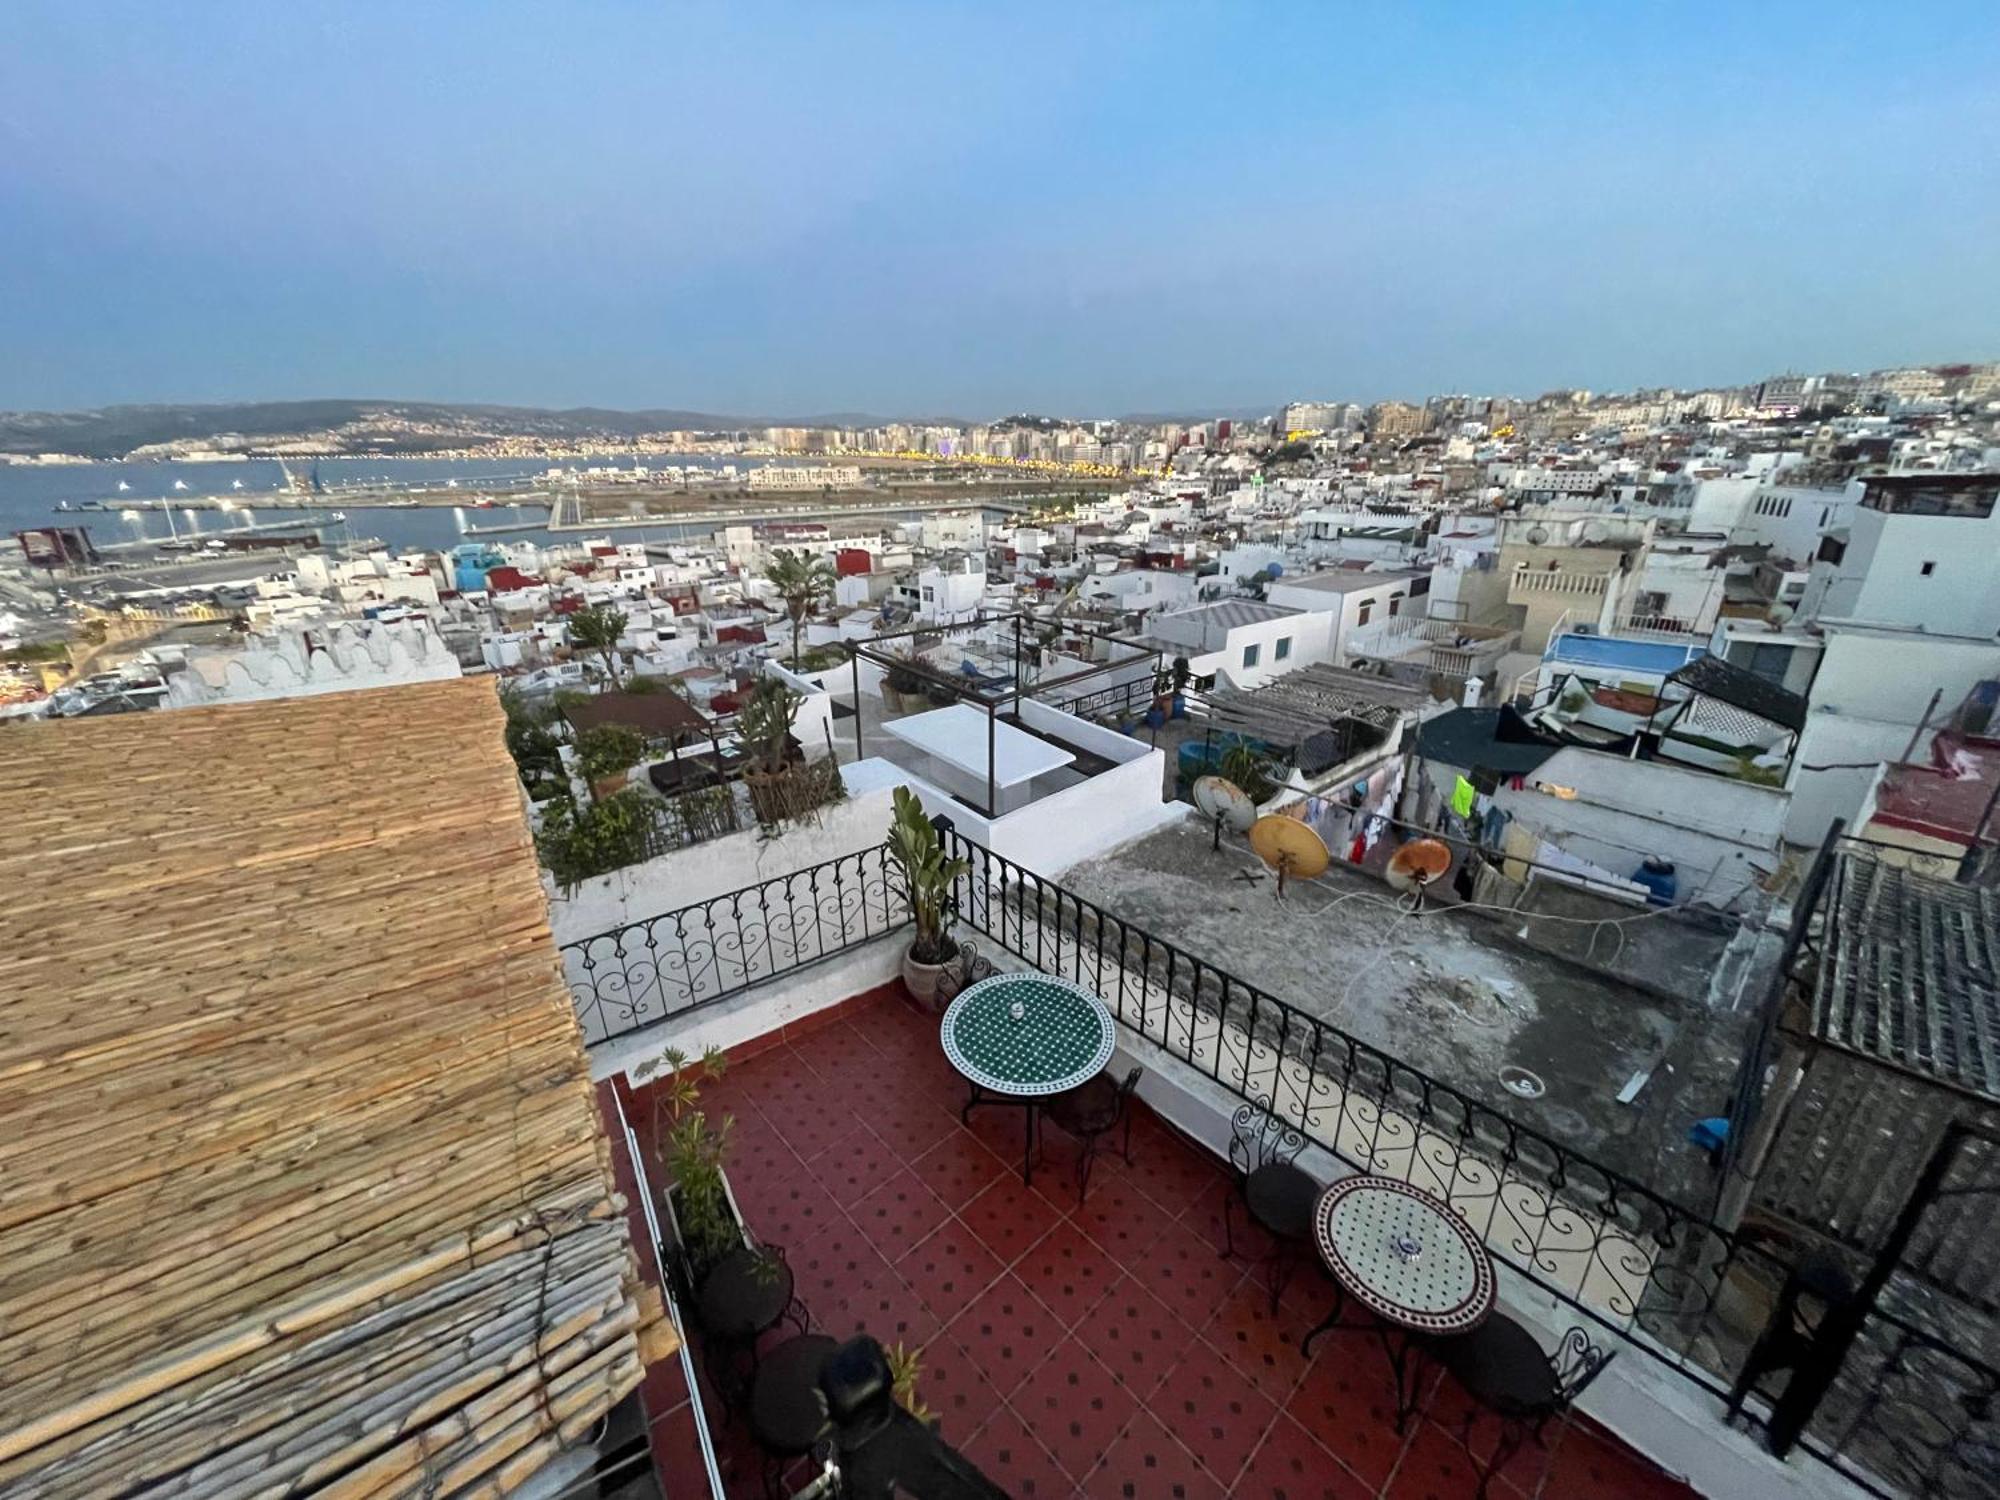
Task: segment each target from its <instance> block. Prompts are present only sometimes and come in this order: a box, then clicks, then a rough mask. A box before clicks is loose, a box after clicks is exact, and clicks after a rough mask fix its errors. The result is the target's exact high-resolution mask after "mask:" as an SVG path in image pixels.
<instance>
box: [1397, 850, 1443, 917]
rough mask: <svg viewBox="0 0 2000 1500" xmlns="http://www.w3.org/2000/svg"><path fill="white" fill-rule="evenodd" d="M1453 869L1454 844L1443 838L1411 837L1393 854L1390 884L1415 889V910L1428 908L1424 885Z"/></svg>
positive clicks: (1412, 907) (1399, 888) (1412, 908)
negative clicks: (1425, 902) (1446, 841)
mask: <svg viewBox="0 0 2000 1500" xmlns="http://www.w3.org/2000/svg"><path fill="white" fill-rule="evenodd" d="M1450 869H1451V846H1450V845H1449V844H1446V843H1445V842H1444V841H1443V840H1442V839H1411V840H1410V842H1409V843H1407V844H1405V845H1403V847H1402V848H1400V849H1398V850H1397V851H1396V852H1395V853H1394V854H1392V855H1390V856H1389V871H1388V875H1389V884H1390V885H1392V886H1394V887H1395V888H1396V889H1397V890H1399V891H1406V892H1410V893H1413V894H1414V895H1415V897H1416V901H1415V903H1414V904H1413V905H1412V906H1411V907H1410V910H1411V911H1422V910H1423V909H1424V889H1425V887H1427V886H1428V885H1429V884H1430V883H1431V882H1432V881H1433V880H1439V879H1442V878H1443V876H1444V875H1445V873H1446V872H1447V871H1448V870H1450Z"/></svg>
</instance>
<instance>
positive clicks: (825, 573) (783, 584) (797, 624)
mask: <svg viewBox="0 0 2000 1500" xmlns="http://www.w3.org/2000/svg"><path fill="white" fill-rule="evenodd" d="M764 579H765V581H766V582H767V583H769V584H770V585H771V587H772V588H774V589H776V590H777V591H778V597H779V598H780V599H782V600H784V601H785V614H786V615H787V616H788V617H789V618H790V619H791V622H792V669H793V670H794V671H796V670H798V665H799V646H800V644H801V637H802V635H803V633H804V626H805V620H806V616H807V615H809V614H811V613H812V612H813V611H814V610H816V609H818V608H819V607H820V606H821V605H822V604H824V603H826V602H827V601H828V600H829V599H831V598H832V597H833V581H834V572H833V564H832V563H830V562H828V561H827V560H826V559H825V558H823V557H812V556H810V555H808V554H806V553H804V552H794V551H792V550H791V549H790V548H788V547H780V548H778V549H777V550H776V551H775V552H773V553H772V554H771V561H770V562H769V563H768V564H767V565H766V566H765V568H764Z"/></svg>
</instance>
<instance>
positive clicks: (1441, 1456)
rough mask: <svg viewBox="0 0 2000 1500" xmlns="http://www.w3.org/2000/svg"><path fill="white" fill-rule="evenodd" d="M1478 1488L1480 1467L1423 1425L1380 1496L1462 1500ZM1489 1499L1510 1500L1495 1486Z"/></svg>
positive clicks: (1439, 1431) (1435, 1428) (1405, 1499)
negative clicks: (1393, 1476)
mask: <svg viewBox="0 0 2000 1500" xmlns="http://www.w3.org/2000/svg"><path fill="white" fill-rule="evenodd" d="M1478 1486H1479V1468H1478V1466H1477V1465H1476V1464H1474V1463H1473V1461H1472V1455H1471V1454H1469V1453H1467V1452H1466V1451H1465V1449H1464V1448H1462V1447H1460V1446H1459V1444H1458V1442H1457V1441H1456V1440H1455V1439H1454V1438H1452V1436H1451V1435H1450V1434H1449V1433H1447V1432H1446V1431H1445V1430H1444V1429H1443V1428H1442V1427H1438V1426H1435V1425H1433V1424H1432V1423H1429V1422H1425V1423H1423V1424H1422V1425H1421V1426H1420V1427H1419V1428H1418V1429H1417V1431H1416V1433H1415V1435H1414V1436H1413V1437H1412V1438H1411V1440H1410V1444H1409V1446H1408V1448H1406V1449H1405V1450H1404V1453H1403V1458H1402V1462H1400V1463H1399V1464H1397V1465H1396V1475H1395V1478H1393V1479H1392V1480H1390V1481H1389V1487H1388V1488H1387V1489H1386V1490H1384V1491H1383V1492H1382V1493H1383V1495H1384V1497H1385V1500H1463V1497H1464V1496H1467V1495H1470V1494H1472V1493H1473V1492H1474V1491H1475V1490H1476V1489H1477V1488H1478ZM1607 1493H1608V1492H1607ZM1488 1500H1512V1497H1511V1496H1509V1495H1508V1493H1507V1491H1506V1489H1505V1488H1504V1487H1502V1486H1501V1485H1498V1484H1496V1485H1494V1486H1493V1488H1492V1489H1491V1490H1489V1491H1488ZM1621 1500H1622V1497H1621Z"/></svg>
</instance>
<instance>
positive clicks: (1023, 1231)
mask: <svg viewBox="0 0 2000 1500" xmlns="http://www.w3.org/2000/svg"><path fill="white" fill-rule="evenodd" d="M958 1216H959V1217H960V1218H961V1219H963V1220H964V1221H965V1222H966V1224H967V1225H969V1226H970V1227H971V1229H972V1232H973V1233H974V1234H976V1235H978V1236H979V1240H980V1243H981V1244H983V1245H985V1246H986V1248H987V1249H989V1250H991V1251H992V1252H993V1253H994V1255H996V1256H998V1257H999V1259H1000V1260H1001V1261H1002V1262H1003V1263H1005V1264H1009V1265H1011V1264H1012V1263H1013V1262H1014V1261H1015V1260H1017V1259H1019V1258H1020V1256H1021V1255H1022V1254H1023V1252H1025V1251H1026V1250H1027V1249H1028V1247H1029V1246H1030V1245H1032V1244H1034V1243H1035V1241H1037V1240H1039V1239H1040V1238H1041V1237H1042V1236H1043V1235H1045V1234H1047V1233H1048V1232H1049V1230H1051V1229H1053V1228H1054V1227H1055V1226H1056V1223H1057V1222H1058V1221H1059V1220H1060V1219H1061V1218H1062V1214H1061V1212H1060V1211H1059V1210H1057V1209H1055V1208H1051V1207H1050V1206H1049V1204H1048V1201H1047V1200H1046V1199H1044V1198H1042V1197H1041V1196H1040V1195H1039V1194H1037V1193H1035V1192H1034V1191H1032V1190H1031V1189H1029V1188H1025V1187H1023V1186H1022V1185H1021V1179H1020V1178H1018V1177H1016V1176H1014V1175H1013V1174H1011V1173H1002V1174H1001V1175H1000V1176H999V1177H997V1178H995V1179H994V1180H993V1181H992V1182H991V1183H989V1184H988V1185H987V1187H986V1189H985V1190H984V1191H983V1192H981V1193H980V1194H979V1196H978V1197H976V1198H974V1199H973V1200H972V1201H971V1202H969V1203H967V1204H966V1205H965V1206H964V1207H963V1208H961V1209H959V1211H958Z"/></svg>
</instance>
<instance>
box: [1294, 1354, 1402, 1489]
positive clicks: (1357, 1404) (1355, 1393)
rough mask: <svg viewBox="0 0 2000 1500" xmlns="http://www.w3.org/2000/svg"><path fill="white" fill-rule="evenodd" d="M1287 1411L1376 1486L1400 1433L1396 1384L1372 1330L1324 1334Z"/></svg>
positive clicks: (1391, 1463) (1398, 1446)
mask: <svg viewBox="0 0 2000 1500" xmlns="http://www.w3.org/2000/svg"><path fill="white" fill-rule="evenodd" d="M1285 1410H1286V1412H1287V1413H1288V1414H1289V1415H1290V1416H1292V1417H1293V1418H1294V1419H1295V1420H1296V1421H1297V1422H1298V1424H1299V1425H1300V1426H1301V1427H1303V1428H1304V1429H1305V1430H1306V1431H1307V1432H1308V1433H1310V1434H1311V1435H1312V1436H1313V1437H1314V1438H1316V1439H1318V1440H1319V1441H1320V1442H1321V1443H1324V1444H1325V1445H1326V1447H1327V1448H1328V1449H1329V1450H1331V1452H1332V1453H1333V1455H1334V1457H1336V1458H1338V1459H1339V1460H1340V1461H1341V1462H1342V1463H1344V1464H1346V1465H1347V1467H1348V1468H1350V1469H1352V1470H1353V1471H1354V1472H1355V1473H1356V1474H1358V1475H1360V1476H1361V1478H1362V1479H1363V1480H1365V1481H1366V1482H1367V1483H1368V1484H1369V1485H1370V1486H1372V1487H1374V1488H1377V1489H1379V1488H1380V1487H1381V1486H1382V1485H1384V1484H1386V1483H1387V1482H1388V1480H1389V1475H1390V1473H1391V1472H1392V1471H1393V1470H1394V1469H1395V1467H1396V1460H1397V1458H1398V1457H1399V1456H1400V1455H1401V1453H1402V1451H1403V1444H1404V1439H1403V1438H1402V1437H1400V1436H1399V1435H1398V1434H1397V1432H1396V1427H1395V1423H1396V1393H1395V1385H1394V1383H1393V1382H1392V1381H1391V1379H1390V1377H1389V1364H1388V1361H1387V1360H1386V1359H1385V1358H1384V1357H1383V1354H1382V1349H1381V1346H1380V1345H1379V1344H1378V1343H1376V1341H1375V1338H1374V1336H1373V1335H1372V1334H1362V1333H1341V1334H1328V1335H1326V1336H1325V1337H1324V1338H1322V1339H1321V1340H1320V1341H1319V1342H1318V1343H1317V1344H1315V1345H1313V1364H1312V1368H1311V1369H1309V1370H1307V1371H1306V1376H1305V1379H1304V1380H1303V1381H1302V1382H1301V1383H1300V1385H1299V1388H1298V1390H1297V1392H1296V1393H1295V1394H1294V1395H1293V1396H1292V1399H1291V1400H1290V1401H1289V1402H1288V1403H1286V1406H1285Z"/></svg>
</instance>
